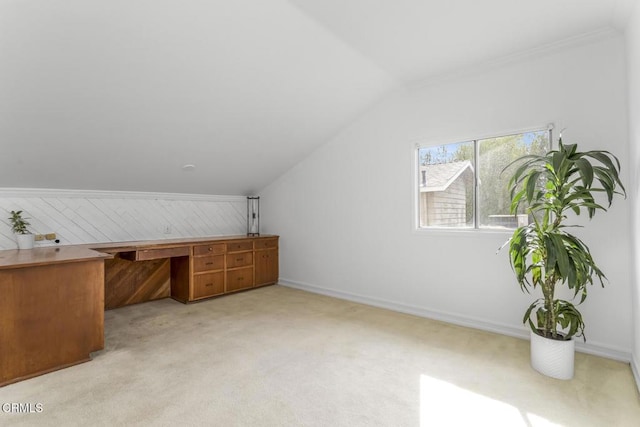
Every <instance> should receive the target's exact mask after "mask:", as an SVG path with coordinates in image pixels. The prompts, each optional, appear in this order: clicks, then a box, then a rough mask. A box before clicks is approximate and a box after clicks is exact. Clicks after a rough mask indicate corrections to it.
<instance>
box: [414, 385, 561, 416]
mask: <svg viewBox="0 0 640 427" xmlns="http://www.w3.org/2000/svg"><path fill="white" fill-rule="evenodd" d="M484 422H487V423H490V424H486V425H492V426H510V427H520V426H522V427H561V426H560V424H555V423H552V422H551V421H549V420H547V419H545V418H543V417H540V416H538V415H535V414H530V413H527V412H523V411H521V410H520V409H518V408H517V407H515V406H513V405H509V404H508V403H505V402H501V401H499V400H495V399H492V398H490V397H487V396H483V395H481V394H478V393H474V392H472V391H469V390H466V389H464V388H461V387H458V386H456V385H454V384H451V383H448V382H446V381H442V380H439V379H436V378H432V377H429V376H427V375H420V425H421V426H423V427H426V426H471V425H485V424H484Z"/></svg>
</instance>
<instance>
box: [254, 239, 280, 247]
mask: <svg viewBox="0 0 640 427" xmlns="http://www.w3.org/2000/svg"><path fill="white" fill-rule="evenodd" d="M255 244H256V249H269V248H277V247H278V239H256V240H255Z"/></svg>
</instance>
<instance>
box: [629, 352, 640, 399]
mask: <svg viewBox="0 0 640 427" xmlns="http://www.w3.org/2000/svg"><path fill="white" fill-rule="evenodd" d="M631 372H633V378H635V380H636V387H638V392H639V393H640V363H638V359H637V358H636V355H635V354H634V355H633V356H632V357H631Z"/></svg>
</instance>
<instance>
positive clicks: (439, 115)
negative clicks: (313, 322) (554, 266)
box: [261, 33, 632, 360]
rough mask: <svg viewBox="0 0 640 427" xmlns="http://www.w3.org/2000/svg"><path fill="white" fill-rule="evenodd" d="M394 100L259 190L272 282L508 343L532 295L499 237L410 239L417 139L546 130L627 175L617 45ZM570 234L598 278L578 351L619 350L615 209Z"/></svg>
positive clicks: (619, 233)
mask: <svg viewBox="0 0 640 427" xmlns="http://www.w3.org/2000/svg"><path fill="white" fill-rule="evenodd" d="M483 69H484V71H480V72H476V73H473V72H470V73H467V74H466V75H459V76H458V77H456V78H451V79H449V80H448V81H440V82H433V83H432V84H428V85H423V86H422V87H419V88H413V89H407V90H403V91H400V92H397V93H395V94H394V95H392V96H390V97H389V98H387V99H386V100H384V101H383V102H382V103H380V104H378V105H377V106H376V107H375V108H373V109H372V110H370V111H369V112H368V113H367V114H365V115H364V116H362V117H361V118H360V119H359V120H357V121H356V122H355V123H354V124H352V125H351V126H349V127H348V128H347V129H344V130H343V131H342V132H341V133H339V134H338V135H337V136H336V137H334V138H333V139H332V140H330V141H328V143H326V144H325V145H323V146H322V147H321V148H320V149H318V150H317V151H315V152H314V153H313V154H312V155H311V156H310V157H308V158H306V159H305V160H304V161H302V162H301V163H299V164H298V165H296V167H295V168H293V169H292V170H290V171H289V172H287V173H286V174H285V175H283V176H281V177H280V178H279V179H278V180H277V181H275V182H274V183H272V184H271V185H269V186H268V187H266V188H265V189H264V190H263V191H262V193H261V196H263V198H262V203H263V204H262V212H263V215H262V221H263V224H264V230H265V232H272V233H277V234H279V235H281V246H280V248H281V258H280V259H281V279H282V282H284V283H285V284H289V285H291V286H297V287H300V288H305V289H310V290H313V291H316V292H322V293H328V294H333V295H337V296H341V297H345V298H351V299H355V300H360V301H366V302H368V303H372V304H377V305H382V306H387V307H391V308H394V309H397V310H401V311H407V312H412V313H416V314H420V315H424V316H429V317H435V318H440V319H444V320H448V321H452V322H456V323H459V324H467V325H474V326H477V327H481V328H485V329H489V330H495V331H499V332H503V333H507V334H512V335H516V336H526V334H527V332H526V329H525V328H524V326H522V325H521V323H520V320H521V318H522V315H523V313H524V310H525V309H526V307H527V306H528V305H529V304H530V302H531V297H529V296H526V295H523V294H522V293H521V291H520V289H519V287H518V286H517V284H516V283H515V280H514V277H513V273H512V272H511V269H510V267H509V264H508V258H507V253H506V252H502V253H500V254H498V255H496V254H495V252H496V249H497V248H498V247H499V246H500V245H501V244H502V243H503V242H504V241H505V240H506V239H507V238H508V234H504V233H497V232H496V233H478V232H458V233H456V232H414V231H413V193H412V184H413V182H414V181H413V180H414V178H413V175H412V166H413V155H414V146H415V144H416V143H418V142H420V143H443V142H455V141H458V140H463V139H466V138H472V137H477V136H484V135H494V134H496V133H498V134H499V133H501V132H505V131H512V130H519V129H524V128H531V127H532V126H538V125H542V126H544V125H546V124H547V123H549V122H554V123H555V124H556V126H557V128H558V129H560V128H562V127H565V126H566V127H568V130H567V131H566V132H565V142H579V143H580V146H581V148H582V149H596V148H598V149H608V150H611V151H612V152H614V153H615V154H616V155H617V156H618V157H619V158H620V159H621V160H622V163H623V179H624V181H625V182H628V181H629V175H628V171H629V167H630V164H629V162H628V161H627V159H628V158H629V156H628V154H629V148H628V144H627V138H628V133H627V105H626V80H625V79H626V77H625V73H626V69H625V52H624V42H623V38H622V37H621V36H620V35H618V34H614V33H608V34H601V35H600V36H599V37H598V38H597V39H595V40H594V39H590V40H588V41H585V40H583V41H582V43H578V42H576V43H575V44H574V45H572V46H570V47H567V46H564V47H562V48H556V49H554V50H553V51H548V52H545V53H541V52H538V53H537V54H536V55H535V56H533V55H531V56H529V57H527V58H523V57H520V59H519V60H518V62H513V61H511V62H508V61H503V63H502V65H501V66H493V67H491V66H485V67H483ZM616 202H617V203H615V205H614V206H613V207H612V209H611V210H610V211H609V213H608V214H605V215H600V216H599V217H596V218H595V219H594V220H593V221H592V224H589V228H587V229H586V230H584V232H582V233H581V234H582V236H583V237H584V239H585V240H586V242H587V243H590V246H591V248H592V252H593V255H594V257H595V258H596V260H597V261H598V262H599V265H600V266H601V267H602V269H603V270H604V271H605V273H606V274H607V275H608V277H609V279H610V283H609V285H608V286H607V287H606V288H605V289H601V288H599V287H595V286H594V287H593V288H592V289H590V293H591V295H590V298H589V299H588V300H587V302H586V303H585V304H584V305H583V306H582V312H583V314H584V318H585V321H586V324H587V329H586V333H587V338H588V340H589V341H588V344H587V345H588V347H586V349H585V347H581V348H582V349H583V350H586V351H590V352H594V353H599V354H606V355H609V356H611V357H616V358H620V359H627V360H628V358H629V357H630V351H631V345H632V344H631V342H632V341H631V334H632V333H631V305H630V303H629V301H630V298H631V284H630V272H629V261H630V257H629V250H630V236H629V233H628V229H629V223H630V219H629V214H628V211H629V208H628V202H625V201H622V200H617V201H616Z"/></svg>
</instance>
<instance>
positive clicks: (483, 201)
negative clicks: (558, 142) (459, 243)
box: [418, 129, 551, 229]
mask: <svg viewBox="0 0 640 427" xmlns="http://www.w3.org/2000/svg"><path fill="white" fill-rule="evenodd" d="M550 141H551V130H550V129H549V130H546V129H545V130H536V131H530V132H523V133H518V134H513V135H506V136H498V137H494V138H485V139H476V140H471V141H463V142H456V143H452V144H445V145H439V146H432V147H418V226H419V228H430V227H438V228H471V229H474V228H503V229H509V228H515V227H518V226H519V225H523V224H528V223H529V221H530V218H529V217H528V215H527V214H526V213H525V209H526V206H521V207H520V209H519V212H518V214H517V215H512V214H510V212H509V209H510V204H511V203H510V198H509V189H508V188H507V185H508V183H509V176H510V173H509V171H507V172H505V173H504V174H501V172H502V170H503V169H504V168H505V166H507V165H508V164H509V163H511V162H512V161H514V160H516V159H517V158H519V157H521V156H524V155H527V154H544V153H546V152H547V151H549V149H550V148H551V143H550Z"/></svg>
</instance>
